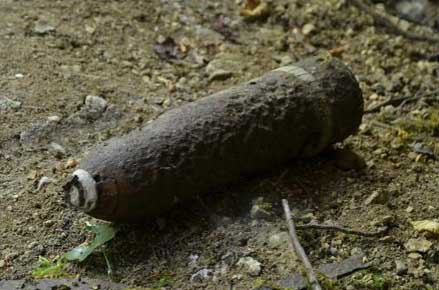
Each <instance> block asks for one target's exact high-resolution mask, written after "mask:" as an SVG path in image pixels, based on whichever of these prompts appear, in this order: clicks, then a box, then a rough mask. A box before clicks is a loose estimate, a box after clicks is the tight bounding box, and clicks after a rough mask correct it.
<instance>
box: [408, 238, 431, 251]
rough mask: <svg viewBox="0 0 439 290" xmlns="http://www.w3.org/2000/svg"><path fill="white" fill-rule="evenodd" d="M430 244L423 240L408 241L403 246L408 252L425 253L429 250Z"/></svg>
mask: <svg viewBox="0 0 439 290" xmlns="http://www.w3.org/2000/svg"><path fill="white" fill-rule="evenodd" d="M432 245H433V243H432V242H430V241H429V240H427V239H425V238H417V239H410V240H408V241H407V243H405V244H404V246H405V248H406V250H407V251H408V252H418V253H426V252H427V251H428V250H430V249H431V246H432Z"/></svg>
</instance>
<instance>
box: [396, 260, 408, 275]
mask: <svg viewBox="0 0 439 290" xmlns="http://www.w3.org/2000/svg"><path fill="white" fill-rule="evenodd" d="M395 268H396V274H397V275H404V274H407V271H408V268H407V265H406V264H404V263H403V262H402V261H400V260H396V261H395Z"/></svg>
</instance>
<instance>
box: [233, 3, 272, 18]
mask: <svg viewBox="0 0 439 290" xmlns="http://www.w3.org/2000/svg"><path fill="white" fill-rule="evenodd" d="M269 12H270V7H269V5H268V3H267V2H266V1H261V0H247V1H246V2H245V5H244V8H243V9H242V10H241V12H240V15H241V16H244V17H248V18H252V19H256V18H262V17H265V16H267V15H268V14H269Z"/></svg>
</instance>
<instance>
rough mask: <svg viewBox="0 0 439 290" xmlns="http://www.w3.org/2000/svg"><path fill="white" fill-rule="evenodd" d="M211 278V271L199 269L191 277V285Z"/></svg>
mask: <svg viewBox="0 0 439 290" xmlns="http://www.w3.org/2000/svg"><path fill="white" fill-rule="evenodd" d="M212 276H213V271H212V270H210V269H207V268H204V269H201V270H200V271H198V272H196V273H195V274H193V275H192V276H191V279H190V280H191V282H192V283H202V282H203V281H205V280H208V279H210V278H211V277H212Z"/></svg>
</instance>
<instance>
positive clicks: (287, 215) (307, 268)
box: [282, 199, 322, 290]
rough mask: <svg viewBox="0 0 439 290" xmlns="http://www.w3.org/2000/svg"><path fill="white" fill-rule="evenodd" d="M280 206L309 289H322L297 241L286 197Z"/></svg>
mask: <svg viewBox="0 0 439 290" xmlns="http://www.w3.org/2000/svg"><path fill="white" fill-rule="evenodd" d="M282 206H283V209H284V212H285V218H286V221H287V225H288V230H289V232H290V241H291V244H292V246H293V249H294V251H295V252H296V254H297V256H298V257H299V259H300V260H301V261H302V263H303V266H304V267H305V272H306V276H307V278H308V281H309V283H310V284H311V289H313V290H322V287H321V286H320V284H319V281H318V280H317V276H316V274H315V273H314V270H313V268H312V266H311V263H310V261H309V259H308V256H307V255H306V253H305V250H304V249H303V247H302V245H301V244H300V242H299V239H298V238H297V234H296V228H295V226H294V222H293V219H292V218H291V210H290V206H289V205H288V201H287V200H286V199H282Z"/></svg>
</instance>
